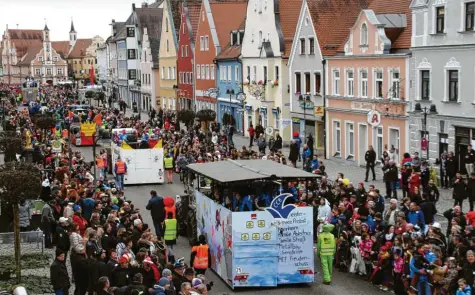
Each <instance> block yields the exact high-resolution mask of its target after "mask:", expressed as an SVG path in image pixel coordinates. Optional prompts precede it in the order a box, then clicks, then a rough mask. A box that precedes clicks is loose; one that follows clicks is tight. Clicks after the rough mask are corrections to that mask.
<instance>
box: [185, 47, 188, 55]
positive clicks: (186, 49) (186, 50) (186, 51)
mask: <svg viewBox="0 0 475 295" xmlns="http://www.w3.org/2000/svg"><path fill="white" fill-rule="evenodd" d="M187 56H188V45H185V57H187Z"/></svg>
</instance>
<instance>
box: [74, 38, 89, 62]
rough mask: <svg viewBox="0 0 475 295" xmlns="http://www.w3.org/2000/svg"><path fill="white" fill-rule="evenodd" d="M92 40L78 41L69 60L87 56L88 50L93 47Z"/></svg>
mask: <svg viewBox="0 0 475 295" xmlns="http://www.w3.org/2000/svg"><path fill="white" fill-rule="evenodd" d="M91 44H92V39H77V40H76V44H74V47H73V49H72V50H71V52H70V53H69V56H68V58H83V57H85V56H86V49H87V48H88V47H89V46H91Z"/></svg>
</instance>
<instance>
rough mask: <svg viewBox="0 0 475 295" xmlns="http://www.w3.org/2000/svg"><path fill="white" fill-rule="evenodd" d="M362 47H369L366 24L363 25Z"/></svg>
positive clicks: (361, 34) (361, 32)
mask: <svg viewBox="0 0 475 295" xmlns="http://www.w3.org/2000/svg"><path fill="white" fill-rule="evenodd" d="M360 46H368V26H367V25H366V24H362V25H361V31H360Z"/></svg>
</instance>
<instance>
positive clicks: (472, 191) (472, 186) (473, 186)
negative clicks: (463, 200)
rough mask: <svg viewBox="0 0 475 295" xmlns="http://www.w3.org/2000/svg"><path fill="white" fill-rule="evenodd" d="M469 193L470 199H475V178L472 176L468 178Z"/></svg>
mask: <svg viewBox="0 0 475 295" xmlns="http://www.w3.org/2000/svg"><path fill="white" fill-rule="evenodd" d="M467 195H468V198H469V199H470V201H475V179H472V178H470V179H469V180H468V183H467Z"/></svg>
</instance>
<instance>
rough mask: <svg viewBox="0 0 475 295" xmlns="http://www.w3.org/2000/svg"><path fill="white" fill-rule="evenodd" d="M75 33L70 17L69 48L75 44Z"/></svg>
mask: <svg viewBox="0 0 475 295" xmlns="http://www.w3.org/2000/svg"><path fill="white" fill-rule="evenodd" d="M76 40H77V33H76V30H75V29H74V23H73V18H71V30H70V31H69V49H71V48H73V47H74V45H75V44H76Z"/></svg>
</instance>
